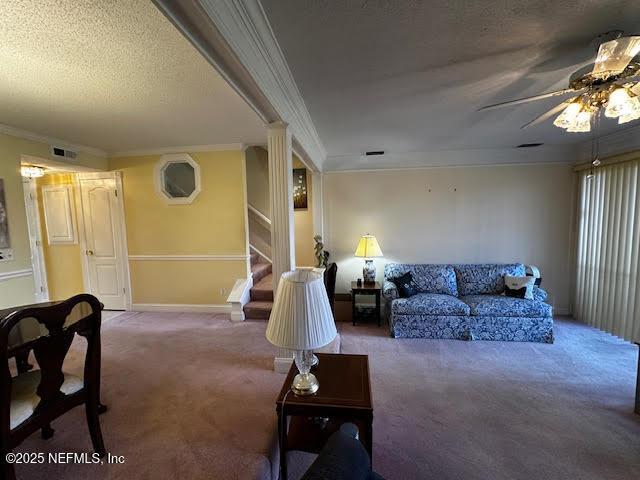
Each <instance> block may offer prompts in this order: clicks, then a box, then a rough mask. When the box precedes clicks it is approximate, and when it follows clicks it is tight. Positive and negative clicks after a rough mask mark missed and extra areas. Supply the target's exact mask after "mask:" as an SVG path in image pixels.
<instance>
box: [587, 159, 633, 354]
mask: <svg viewBox="0 0 640 480" xmlns="http://www.w3.org/2000/svg"><path fill="white" fill-rule="evenodd" d="M588 173H589V172H588V171H586V170H585V171H583V172H581V173H580V197H579V198H580V200H579V204H578V208H579V211H578V215H579V225H578V227H579V229H578V252H577V253H578V258H577V276H576V294H575V297H576V298H575V309H574V310H575V312H574V314H575V317H576V318H577V319H580V320H582V321H584V322H586V323H588V324H589V325H592V326H594V327H597V328H600V329H601V330H605V331H607V332H609V333H612V334H614V335H616V336H618V337H622V338H624V339H627V340H635V341H639V340H640V293H639V287H640V160H631V161H627V162H624V163H618V164H613V165H606V166H602V167H599V168H597V169H596V170H595V175H594V177H593V178H589V177H588V176H587V174H588Z"/></svg>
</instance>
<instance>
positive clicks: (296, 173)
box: [293, 168, 307, 210]
mask: <svg viewBox="0 0 640 480" xmlns="http://www.w3.org/2000/svg"><path fill="white" fill-rule="evenodd" d="M293 208H294V209H295V210H306V209H307V169H306V168H294V169H293Z"/></svg>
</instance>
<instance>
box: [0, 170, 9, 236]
mask: <svg viewBox="0 0 640 480" xmlns="http://www.w3.org/2000/svg"><path fill="white" fill-rule="evenodd" d="M4 248H11V236H10V235H9V216H8V213H7V200H6V196H5V193H4V179H3V178H0V249H4Z"/></svg>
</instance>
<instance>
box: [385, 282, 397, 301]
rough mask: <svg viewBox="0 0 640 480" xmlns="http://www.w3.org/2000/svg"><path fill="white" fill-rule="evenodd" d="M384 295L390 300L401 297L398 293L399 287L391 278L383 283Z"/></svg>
mask: <svg viewBox="0 0 640 480" xmlns="http://www.w3.org/2000/svg"><path fill="white" fill-rule="evenodd" d="M382 296H383V297H384V299H385V300H386V301H388V302H390V301H391V300H395V299H396V298H400V294H399V293H398V287H396V284H395V283H393V282H390V281H389V280H385V281H384V284H383V285H382Z"/></svg>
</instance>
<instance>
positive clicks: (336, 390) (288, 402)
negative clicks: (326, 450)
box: [276, 353, 373, 480]
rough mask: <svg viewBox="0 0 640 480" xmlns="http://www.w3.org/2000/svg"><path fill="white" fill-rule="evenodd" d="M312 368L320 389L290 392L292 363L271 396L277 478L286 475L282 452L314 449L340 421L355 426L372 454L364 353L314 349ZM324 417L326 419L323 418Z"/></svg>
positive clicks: (318, 450) (293, 367)
mask: <svg viewBox="0 0 640 480" xmlns="http://www.w3.org/2000/svg"><path fill="white" fill-rule="evenodd" d="M316 355H317V356H318V360H319V363H318V366H317V367H316V368H315V369H314V370H313V374H314V375H315V376H316V377H317V379H318V383H319V384H320V388H319V389H318V391H317V392H316V393H315V394H314V395H309V396H306V397H299V396H297V395H295V394H294V393H293V392H291V391H290V390H289V389H290V387H291V382H292V381H293V377H294V376H295V375H296V374H297V373H298V369H297V368H296V366H295V364H293V365H291V369H290V370H289V374H288V375H287V378H286V379H285V380H284V384H283V386H282V390H281V391H280V395H278V398H277V400H276V412H277V413H278V439H279V442H280V480H287V451H289V450H301V451H304V452H311V453H319V452H320V450H321V449H322V447H323V446H324V444H325V443H326V442H327V440H328V439H329V437H330V436H331V435H332V434H333V433H334V432H336V431H337V430H338V429H339V428H340V426H341V425H342V424H343V423H347V422H350V423H354V424H355V425H356V426H357V427H358V431H359V436H360V441H361V442H362V444H363V445H364V447H365V448H366V450H367V452H368V453H369V458H370V459H371V458H372V456H371V454H372V450H373V405H372V401H371V382H370V380H369V358H368V357H367V355H345V354H339V353H316ZM323 418H325V419H327V418H328V421H326V422H325V421H322V419H323Z"/></svg>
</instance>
